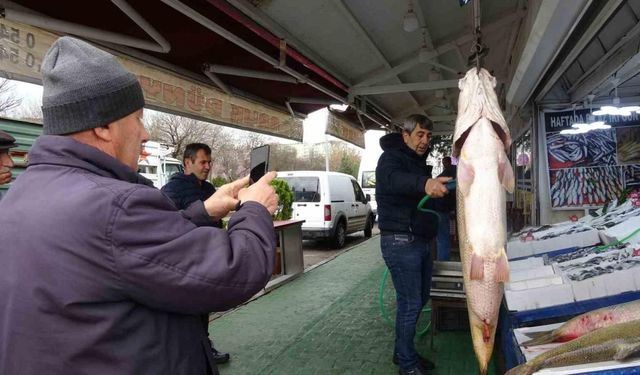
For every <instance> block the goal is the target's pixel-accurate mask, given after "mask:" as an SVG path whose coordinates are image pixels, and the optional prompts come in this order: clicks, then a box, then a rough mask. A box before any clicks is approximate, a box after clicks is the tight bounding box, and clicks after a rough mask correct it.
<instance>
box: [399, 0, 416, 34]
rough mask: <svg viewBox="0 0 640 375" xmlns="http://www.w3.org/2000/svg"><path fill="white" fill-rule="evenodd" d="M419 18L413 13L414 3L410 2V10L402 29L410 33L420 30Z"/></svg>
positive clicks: (405, 16) (403, 21)
mask: <svg viewBox="0 0 640 375" xmlns="http://www.w3.org/2000/svg"><path fill="white" fill-rule="evenodd" d="M418 26H419V24H418V16H416V14H415V13H414V12H413V3H412V2H411V1H409V10H408V11H407V14H405V15H404V19H403V20H402V28H403V29H404V31H406V32H408V33H412V32H414V31H416V30H418Z"/></svg>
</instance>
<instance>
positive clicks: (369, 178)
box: [360, 171, 376, 189]
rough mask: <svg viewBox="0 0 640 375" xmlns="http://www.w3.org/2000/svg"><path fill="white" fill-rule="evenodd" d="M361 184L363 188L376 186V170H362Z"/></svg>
mask: <svg viewBox="0 0 640 375" xmlns="http://www.w3.org/2000/svg"><path fill="white" fill-rule="evenodd" d="M360 185H362V188H363V189H366V188H374V187H376V171H366V172H362V181H361V182H360Z"/></svg>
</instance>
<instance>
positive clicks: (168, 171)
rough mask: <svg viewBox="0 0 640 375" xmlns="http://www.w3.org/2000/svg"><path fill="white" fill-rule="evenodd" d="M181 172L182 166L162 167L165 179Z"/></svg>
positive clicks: (168, 165)
mask: <svg viewBox="0 0 640 375" xmlns="http://www.w3.org/2000/svg"><path fill="white" fill-rule="evenodd" d="M178 172H182V165H180V164H172V163H166V164H165V165H164V173H165V174H166V176H167V177H171V176H172V175H173V174H174V173H178Z"/></svg>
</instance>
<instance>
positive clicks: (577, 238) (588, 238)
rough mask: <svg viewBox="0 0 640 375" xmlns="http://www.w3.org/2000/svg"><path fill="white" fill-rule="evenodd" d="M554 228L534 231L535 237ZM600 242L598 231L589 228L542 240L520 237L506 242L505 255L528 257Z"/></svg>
mask: <svg viewBox="0 0 640 375" xmlns="http://www.w3.org/2000/svg"><path fill="white" fill-rule="evenodd" d="M553 230H556V231H557V230H558V229H557V228H555V229H549V230H547V231H544V232H540V233H536V234H535V236H536V238H541V237H544V236H545V235H546V234H548V233H549V232H552V231H553ZM598 243H600V236H599V234H598V231H597V230H595V229H593V228H589V229H588V230H586V231H583V232H578V233H571V234H564V235H558V236H557V237H553V238H548V239H544V240H533V241H526V242H525V241H520V239H517V240H516V239H514V240H512V241H509V242H507V257H508V258H509V259H515V258H522V257H528V256H531V255H541V254H545V253H548V252H550V251H556V250H562V249H569V248H575V247H587V246H593V245H596V244H598Z"/></svg>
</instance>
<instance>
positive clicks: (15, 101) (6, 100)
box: [0, 78, 22, 115]
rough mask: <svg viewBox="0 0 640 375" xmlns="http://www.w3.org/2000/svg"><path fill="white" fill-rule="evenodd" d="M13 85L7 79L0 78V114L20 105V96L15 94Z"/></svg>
mask: <svg viewBox="0 0 640 375" xmlns="http://www.w3.org/2000/svg"><path fill="white" fill-rule="evenodd" d="M14 89H15V86H14V84H13V83H11V81H9V80H8V79H4V78H0V114H3V115H4V114H6V112H7V111H9V110H10V109H12V108H15V107H17V106H19V105H20V103H21V102H22V99H21V98H18V97H16V96H15V92H14Z"/></svg>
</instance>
